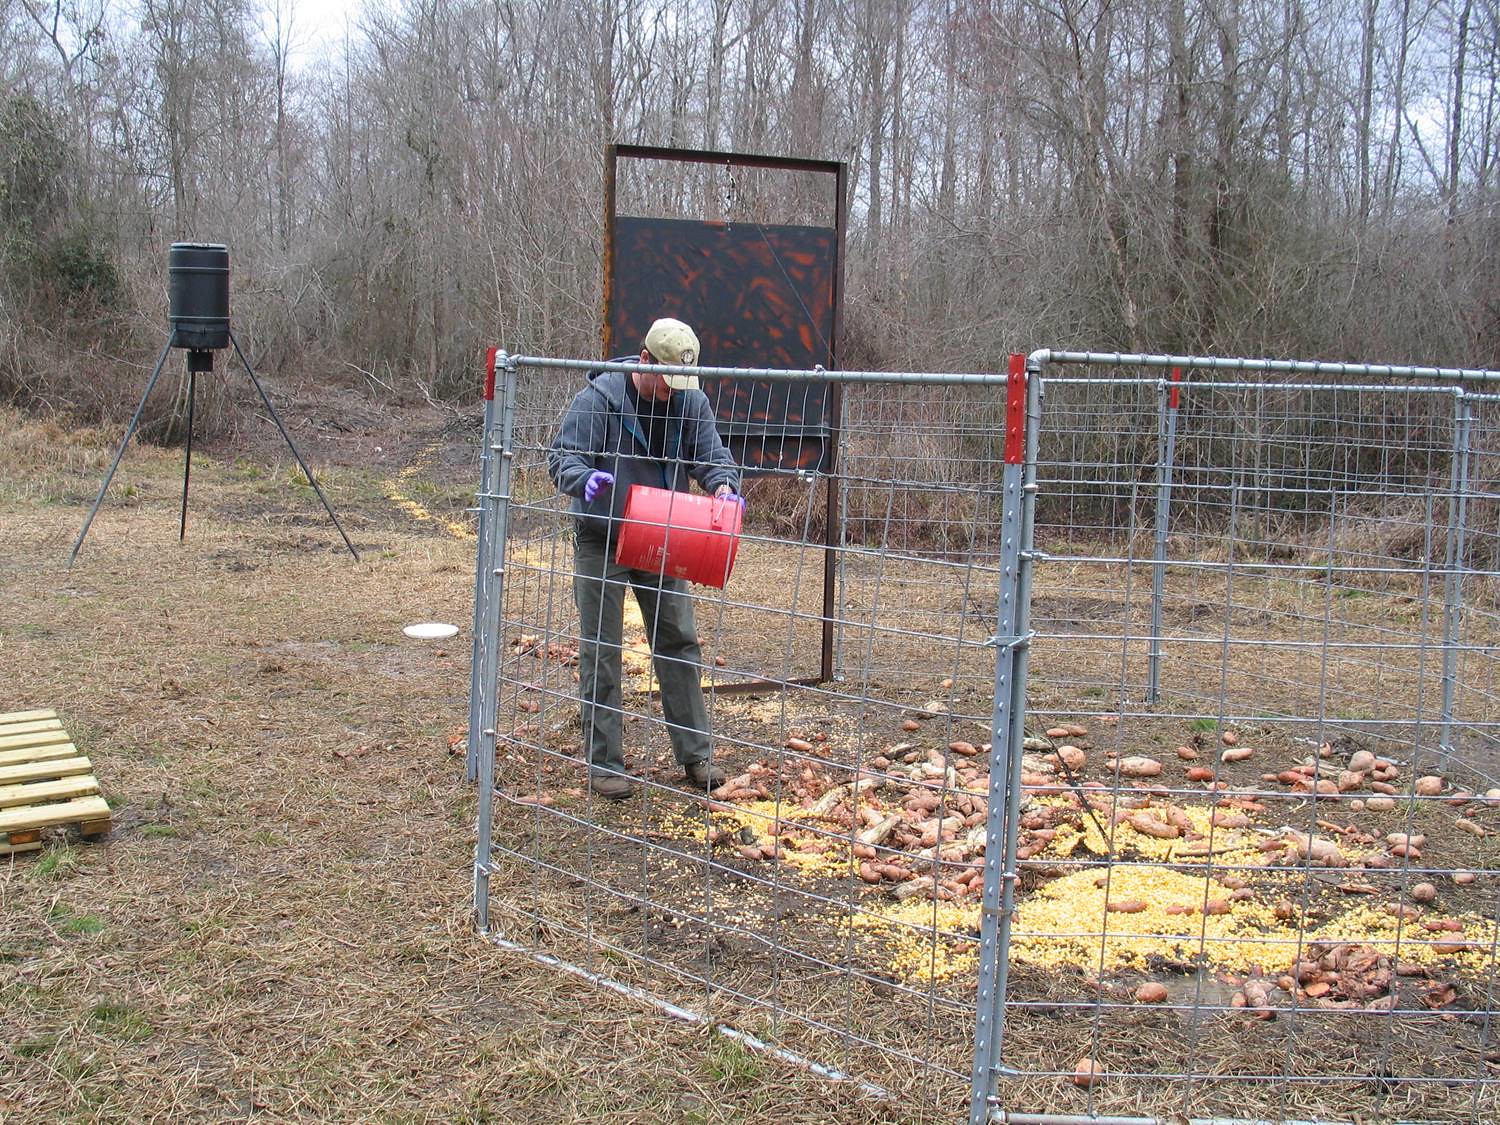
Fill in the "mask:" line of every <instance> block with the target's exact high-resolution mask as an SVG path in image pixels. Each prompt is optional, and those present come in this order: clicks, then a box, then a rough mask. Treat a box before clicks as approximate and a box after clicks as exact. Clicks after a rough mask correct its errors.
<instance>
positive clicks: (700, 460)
mask: <svg viewBox="0 0 1500 1125" xmlns="http://www.w3.org/2000/svg"><path fill="white" fill-rule="evenodd" d="M698 354H699V353H698V337H697V336H696V335H695V334H694V333H693V330H692V329H691V328H689V327H688V326H687V325H686V324H684V323H682V321H680V320H673V319H670V318H666V319H662V320H658V321H657V322H656V323H655V324H653V325H652V326H651V330H650V331H649V332H647V333H646V340H645V344H644V346H643V347H642V348H641V355H640V362H641V363H646V364H659V365H665V366H671V367H692V366H694V365H696V364H697V362H698ZM634 359H635V357H634V356H623V357H621V358H620V359H617V360H614V361H613V362H616V363H629V362H632V361H633V360H634ZM547 468H548V471H549V472H550V473H551V474H552V479H553V481H554V482H555V483H556V484H557V487H558V488H559V489H560V490H561V491H563V492H565V493H567V494H568V495H569V496H571V497H573V506H572V511H573V516H574V521H575V544H576V547H575V551H574V572H575V573H574V577H573V596H574V600H575V601H576V602H577V604H578V617H579V623H580V630H581V633H582V641H581V643H580V645H579V650H578V678H579V704H580V712H581V715H582V718H583V745H584V750H585V751H586V752H587V754H588V761H589V787H590V789H592V790H593V792H595V793H597V794H599V795H600V796H601V797H608V798H610V799H612V800H624V799H625V798H627V797H629V796H630V793H631V784H630V782H629V781H628V780H627V779H626V777H625V756H624V751H623V748H622V742H623V733H622V728H621V710H620V650H621V641H622V634H623V632H624V610H625V586H626V584H627V583H629V585H630V586H631V587H632V588H633V589H634V590H635V600H636V604H637V605H639V606H640V609H641V617H642V618H644V619H645V622H646V635H647V638H648V639H649V640H650V642H651V659H652V663H653V664H654V665H655V668H656V678H657V680H658V681H659V683H660V684H661V703H662V711H663V713H664V714H665V715H666V720H667V730H668V733H669V735H670V737H671V740H672V753H673V756H674V757H675V758H676V759H677V761H678V763H679V764H680V765H681V766H682V767H683V770H684V772H685V773H686V775H687V779H688V781H689V782H690V783H692V784H693V785H695V786H698V787H700V788H703V789H712V788H715V787H717V786H719V785H722V784H723V783H724V780H725V779H724V773H723V771H722V770H720V769H718V768H717V767H715V766H714V765H712V764H711V763H710V761H709V739H708V708H707V707H706V706H705V704H704V701H703V687H702V681H701V675H702V673H701V668H702V663H703V653H702V650H701V648H700V647H699V644H698V629H697V626H696V624H695V623H694V621H693V606H692V602H691V600H690V599H689V597H688V593H687V583H686V582H683V581H682V580H681V579H674V578H666V579H664V578H663V576H662V575H660V574H657V573H654V572H651V571H642V570H630V569H628V568H626V567H623V566H620V565H618V564H617V563H615V561H614V555H615V539H614V537H615V533H616V529H617V528H618V526H619V521H620V518H621V516H622V514H623V512H624V509H625V497H626V494H627V493H628V492H629V490H630V486H631V485H632V484H644V485H649V486H650V487H652V488H667V489H672V490H675V491H678V492H686V491H688V481H689V478H691V479H692V480H696V481H697V482H698V484H699V485H700V486H701V487H702V488H703V490H704V491H705V492H710V493H712V494H713V495H715V496H718V497H722V498H724V499H725V500H726V502H731V503H744V501H743V500H741V499H740V497H739V496H738V494H737V493H738V490H739V487H740V473H739V469H738V468H737V467H736V466H735V464H734V461H733V459H732V458H731V457H730V455H729V451H728V450H727V449H725V448H724V443H723V442H722V441H721V440H720V439H719V431H718V429H717V428H716V427H715V426H714V416H713V409H712V408H711V407H710V406H709V403H708V397H707V396H706V395H705V394H704V393H703V392H702V391H701V390H699V389H698V377H697V376H696V375H689V374H686V373H684V374H675V373H674V374H665V375H664V374H655V373H647V372H643V371H633V372H621V371H591V372H589V376H588V385H587V386H586V387H584V388H583V390H581V391H579V392H578V394H577V396H576V397H575V398H574V399H573V404H572V405H571V406H570V407H569V408H568V412H567V415H566V416H565V417H564V418H563V422H562V427H561V428H560V429H559V430H558V433H557V437H556V438H555V439H554V440H553V442H552V448H551V450H550V451H549V453H548V454H547Z"/></svg>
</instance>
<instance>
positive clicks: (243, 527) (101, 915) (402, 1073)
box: [0, 404, 912, 1125]
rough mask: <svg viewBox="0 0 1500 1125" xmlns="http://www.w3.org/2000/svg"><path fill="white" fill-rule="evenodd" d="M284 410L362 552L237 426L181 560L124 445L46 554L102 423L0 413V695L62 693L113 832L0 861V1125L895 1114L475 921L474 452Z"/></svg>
mask: <svg viewBox="0 0 1500 1125" xmlns="http://www.w3.org/2000/svg"><path fill="white" fill-rule="evenodd" d="M305 405H306V404H304V406H305ZM287 413H288V416H289V419H290V420H291V421H292V423H293V431H294V434H295V435H296V437H297V438H298V441H299V444H301V445H302V447H303V451H304V453H305V454H307V455H308V457H309V459H310V460H311V461H312V462H313V464H314V467H315V469H316V470H317V471H319V473H320V479H321V482H322V483H323V485H324V487H325V489H326V490H327V492H328V495H329V497H330V499H331V500H332V502H333V503H334V505H335V507H336V509H337V510H338V512H339V514H340V517H341V518H342V519H343V520H344V522H345V525H346V527H347V528H348V529H349V531H350V534H351V535H352V537H353V538H354V540H355V542H356V544H357V545H358V546H359V548H360V550H361V553H362V555H363V558H362V561H360V562H358V563H355V562H354V561H352V560H351V559H350V558H349V557H348V555H347V554H346V553H344V551H343V548H342V545H341V544H340V543H339V540H338V538H337V535H336V534H335V533H334V531H333V529H332V528H331V527H330V526H328V524H327V522H326V519H325V517H324V516H323V513H322V512H321V510H320V509H319V508H318V507H317V505H316V500H315V498H314V497H313V496H312V494H311V492H310V491H309V490H308V489H307V488H306V486H305V485H303V484H300V483H299V482H298V480H297V477H296V473H295V465H293V464H292V462H291V460H290V458H289V457H288V456H286V455H285V454H284V453H282V452H281V451H280V450H279V448H278V444H277V442H278V440H279V439H276V438H275V435H274V431H271V434H270V438H269V439H267V438H266V437H265V435H264V434H262V435H260V436H259V437H256V436H255V435H254V434H252V433H251V432H250V431H251V430H252V429H253V426H252V425H247V426H246V428H245V430H244V431H242V432H241V433H240V434H238V435H236V436H235V437H233V438H230V439H225V440H222V441H220V442H218V443H216V444H213V445H210V446H209V447H208V450H207V453H206V454H205V457H204V458H203V459H202V460H201V461H200V460H195V465H194V470H193V494H192V508H191V512H190V517H189V528H188V536H187V540H186V542H185V543H183V544H179V543H178V542H177V541H176V529H177V523H176V520H177V503H178V497H179V487H180V482H181V476H180V473H181V464H180V455H179V454H178V453H176V452H173V451H164V450H158V449H151V448H134V447H133V448H132V449H131V451H130V452H129V454H128V455H127V458H126V461H125V463H124V466H123V468H122V470H121V473H120V475H119V476H118V477H117V478H116V481H115V484H114V487H113V488H112V489H111V492H110V495H109V498H108V500H107V502H106V505H105V507H104V509H103V511H102V512H101V514H100V516H99V518H98V520H97V522H96V523H95V525H94V528H93V530H92V532H91V534H90V537H89V540H88V543H87V545H86V546H85V548H84V552H83V554H82V556H81V557H80V560H79V562H78V564H77V565H76V566H75V567H73V568H72V569H71V570H69V569H68V568H67V567H66V566H65V560H66V557H67V552H68V549H69V547H70V546H71V544H72V541H73V539H74V537H75V536H76V534H77V531H78V528H79V527H80V526H81V524H82V520H83V516H84V514H85V512H86V511H87V505H88V503H89V501H90V500H91V499H92V497H93V493H94V491H95V489H96V488H97V486H98V482H99V480H100V479H101V477H102V474H103V471H104V468H105V466H106V465H107V463H108V458H109V456H110V454H111V453H112V452H113V443H114V441H116V440H117V435H115V434H111V433H102V432H84V433H78V432H68V431H63V430H60V429H58V428H56V427H55V426H51V425H48V424H45V423H38V422H34V421H28V420H26V419H23V418H22V417H20V416H18V415H16V414H14V413H0V543H3V545H4V547H3V550H0V604H3V607H4V608H3V612H0V710H3V711H10V710H21V709H29V708H41V707H52V708H55V709H56V710H57V711H58V712H59V713H60V714H61V716H62V718H63V720H64V722H65V723H66V725H67V728H68V730H69V731H70V732H71V733H72V735H73V737H74V739H75V741H76V743H77V745H78V746H79V747H80V749H82V750H83V751H84V752H86V753H87V754H88V756H89V757H90V758H91V759H92V760H93V762H94V766H95V770H96V772H97V774H98V776H99V779H100V781H101V783H102V786H103V789H104V792H105V794H106V796H107V797H108V799H109V800H110V802H111V804H112V806H113V812H114V821H115V827H114V830H113V832H112V833H111V835H110V836H109V837H107V838H105V839H103V840H102V841H99V842H81V841H79V840H78V839H77V838H76V837H70V836H69V835H68V834H67V833H64V832H57V833H54V834H53V835H52V837H51V838H50V839H49V841H48V846H47V848H46V850H45V851H43V852H41V853H37V854H31V855H19V856H16V857H13V858H7V859H4V860H0V1011H3V1012H4V1014H5V1016H4V1021H3V1030H0V1119H3V1120H5V1121H17V1122H31V1121H37V1122H40V1121H117V1120H127V1119H128V1120H132V1121H143V1122H145V1121H158V1120H184V1119H194V1120H244V1119H250V1118H261V1119H265V1120H277V1121H280V1120H308V1121H346V1120H347V1121H353V1120H382V1121H530V1122H541V1121H545V1122H552V1121H582V1120H589V1121H596V1122H597V1121H617V1122H635V1121H684V1122H709V1121H736V1122H740V1121H743V1122H768V1123H769V1122H775V1123H777V1125H785V1123H788V1122H793V1123H795V1122H827V1121H849V1122H865V1121H900V1120H909V1119H911V1118H912V1115H911V1114H910V1113H909V1112H907V1111H905V1110H902V1109H898V1108H893V1107H887V1106H881V1105H879V1104H875V1103H873V1102H869V1101H863V1100H861V1098H860V1095H859V1094H858V1093H857V1091H856V1090H855V1089H854V1088H852V1087H850V1086H848V1085H833V1084H830V1083H827V1082H825V1081H822V1080H820V1079H817V1078H814V1077H811V1076H809V1075H807V1074H806V1073H804V1072H802V1071H799V1070H796V1069H794V1068H790V1067H786V1066H783V1065H782V1064H780V1063H778V1062H776V1061H775V1060H774V1059H771V1058H768V1057H766V1056H763V1055H759V1054H752V1053H749V1052H747V1051H746V1050H744V1049H742V1048H740V1047H738V1046H737V1045H735V1044H734V1043H732V1042H729V1041H727V1040H724V1039H722V1038H720V1037H717V1036H712V1035H709V1034H708V1033H706V1032H704V1031H703V1030H701V1029H699V1028H695V1027H692V1026H689V1025H685V1024H681V1023H677V1022H674V1021H671V1020H668V1019H664V1018H662V1017H661V1016H659V1015H658V1014H656V1013H655V1012H652V1011H650V1010H647V1009H645V1008H642V1007H640V1006H638V1005H636V1004H634V1003H632V1002H630V1001H628V1000H625V999H623V998H620V997H617V996H614V995H612V994H609V993H604V992H600V991H599V990H597V989H594V988H592V987H590V986H588V985H586V984H584V983H583V982H580V981H578V980H577V979H576V978H573V977H569V976H566V975H561V974H558V973H555V972H553V971H550V970H547V969H544V968H541V967H539V966H537V965H536V964H535V963H534V962H532V961H531V960H529V959H527V958H524V957H520V956H515V955H510V954H507V953H504V952H502V951H499V950H497V949H495V948H494V947H492V946H491V945H490V944H488V943H486V942H485V941H483V940H482V939H481V938H479V937H477V936H476V935H475V933H474V930H473V926H472V924H471V918H470V903H471V896H472V860H473V850H472V849H473V827H474V817H475V802H474V793H473V790H472V788H471V787H470V786H469V785H467V784H466V783H465V781H464V777H463V762H462V760H461V758H458V757H455V756H453V753H452V747H451V744H450V740H451V739H452V738H453V736H454V735H455V734H457V733H458V732H459V729H460V728H461V727H462V725H463V723H464V721H465V715H466V698H467V686H468V685H467V673H468V659H467V656H468V641H467V637H468V633H467V628H466V626H467V622H468V614H469V612H470V605H471V601H470V597H471V588H472V565H473V564H472V544H471V543H469V542H466V541H463V540H461V539H459V538H456V537H455V536H454V535H452V534H450V533H449V531H447V530H445V527H444V521H449V522H453V523H458V522H461V519H462V508H463V507H464V506H465V505H466V504H467V503H468V498H469V496H470V495H472V489H473V474H472V472H471V471H470V465H471V463H472V446H469V445H466V442H467V441H468V440H470V436H466V434H465V431H464V428H463V427H462V426H461V425H457V424H455V423H454V422H453V420H452V419H450V418H446V417H444V416H442V415H441V414H440V413H439V412H436V411H432V412H424V411H419V412H414V413H411V414H408V415H407V416H404V417H401V418H394V417H390V416H386V417H380V416H370V417H367V418H365V419H363V421H358V420H356V421H355V422H354V423H352V424H351V420H350V415H349V412H347V411H338V412H336V413H337V415H338V425H333V424H331V423H329V422H328V421H327V420H326V419H325V420H323V421H322V422H319V420H318V419H317V418H316V417H314V416H313V411H311V409H300V410H299V409H296V408H292V409H288V411H287ZM341 426H342V427H344V428H342V429H341V428H339V427H341ZM422 458H425V459H426V460H425V461H424V462H423V464H424V465H430V466H434V468H430V469H429V468H423V469H422V470H421V471H419V472H414V473H410V474H408V475H407V477H406V478H404V480H403V478H401V476H400V474H401V470H403V469H407V468H409V467H410V465H411V464H412V463H413V462H414V461H416V460H419V459H422ZM392 482H395V484H394V488H393V483H392ZM393 491H394V492H395V493H396V495H394V496H393V495H392V492H393ZM404 501H409V502H410V504H407V503H405V502H404ZM430 619H439V620H448V621H453V622H455V623H457V624H459V625H461V626H465V629H464V632H463V633H461V634H460V636H459V637H457V638H455V639H454V640H453V641H451V642H442V643H438V644H432V643H424V642H414V641H408V640H405V639H404V638H403V637H402V635H401V627H402V626H403V625H404V624H407V623H409V622H412V621H416V620H430Z"/></svg>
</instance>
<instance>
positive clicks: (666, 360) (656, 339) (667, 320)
mask: <svg viewBox="0 0 1500 1125" xmlns="http://www.w3.org/2000/svg"><path fill="white" fill-rule="evenodd" d="M646 350H647V351H648V352H650V353H651V354H652V355H653V356H654V357H656V362H657V363H662V364H666V365H668V366H670V367H693V366H695V365H696V364H697V363H698V336H697V334H696V333H695V332H694V331H693V330H692V329H691V328H689V327H688V326H687V325H686V324H684V323H682V321H680V320H673V319H672V318H671V317H669V316H664V317H662V318H661V319H660V320H658V321H657V322H656V323H655V324H653V325H652V326H651V331H649V332H647V333H646ZM662 378H663V379H665V380H666V381H667V386H669V387H671V388H672V389H673V390H674V391H696V390H697V389H698V376H696V375H665V374H664V375H662Z"/></svg>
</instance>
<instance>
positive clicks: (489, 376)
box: [484, 348, 500, 402]
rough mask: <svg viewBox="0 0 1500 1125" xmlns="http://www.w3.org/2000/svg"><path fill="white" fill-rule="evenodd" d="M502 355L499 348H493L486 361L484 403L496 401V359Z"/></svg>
mask: <svg viewBox="0 0 1500 1125" xmlns="http://www.w3.org/2000/svg"><path fill="white" fill-rule="evenodd" d="M499 354H500V349H499V348H491V349H490V352H489V358H488V359H487V360H486V361H485V372H484V401H485V402H494V401H495V357H496V356H497V355H499Z"/></svg>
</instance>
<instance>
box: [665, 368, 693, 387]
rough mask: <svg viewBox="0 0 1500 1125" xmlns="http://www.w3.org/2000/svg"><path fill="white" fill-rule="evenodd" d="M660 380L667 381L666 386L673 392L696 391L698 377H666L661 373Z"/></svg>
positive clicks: (666, 375)
mask: <svg viewBox="0 0 1500 1125" xmlns="http://www.w3.org/2000/svg"><path fill="white" fill-rule="evenodd" d="M662 378H663V379H665V380H666V381H667V386H669V387H671V388H672V389H673V390H674V391H696V390H697V389H698V376H696V375H668V374H666V373H665V372H663V373H662Z"/></svg>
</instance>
